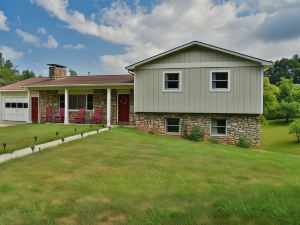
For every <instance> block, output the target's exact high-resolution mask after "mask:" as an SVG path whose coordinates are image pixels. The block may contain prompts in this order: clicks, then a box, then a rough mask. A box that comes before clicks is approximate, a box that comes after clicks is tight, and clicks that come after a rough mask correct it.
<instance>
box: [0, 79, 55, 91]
mask: <svg viewBox="0 0 300 225" xmlns="http://www.w3.org/2000/svg"><path fill="white" fill-rule="evenodd" d="M49 79H50V78H49V77H35V78H29V79H26V80H22V81H18V82H16V83H13V84H9V85H6V86H3V87H1V88H0V92H10V91H26V90H25V88H24V86H25V85H31V84H37V83H40V82H43V81H47V80H49Z"/></svg>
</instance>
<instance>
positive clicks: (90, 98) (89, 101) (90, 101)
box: [87, 94, 94, 110]
mask: <svg viewBox="0 0 300 225" xmlns="http://www.w3.org/2000/svg"><path fill="white" fill-rule="evenodd" d="M93 98H94V97H93V95H91V94H90V95H87V109H88V110H93V106H94V105H93Z"/></svg>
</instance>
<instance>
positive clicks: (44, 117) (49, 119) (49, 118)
mask: <svg viewBox="0 0 300 225" xmlns="http://www.w3.org/2000/svg"><path fill="white" fill-rule="evenodd" d="M52 112H53V111H52V106H47V107H46V115H42V116H41V122H42V123H43V122H44V123H46V122H52V117H53V115H52Z"/></svg>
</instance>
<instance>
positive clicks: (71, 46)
mask: <svg viewBox="0 0 300 225" xmlns="http://www.w3.org/2000/svg"><path fill="white" fill-rule="evenodd" d="M63 48H66V49H76V50H80V49H85V48H86V46H85V45H84V44H75V45H72V44H66V45H64V46H63Z"/></svg>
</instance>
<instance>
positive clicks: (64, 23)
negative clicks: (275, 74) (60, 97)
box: [0, 0, 300, 76]
mask: <svg viewBox="0 0 300 225" xmlns="http://www.w3.org/2000/svg"><path fill="white" fill-rule="evenodd" d="M299 21H300V0H184V1H183V0H153V1H150V0H140V1H139V0H132V1H129V0H123V1H122V0H117V1H108V0H51V1H49V0H0V52H2V53H3V56H4V58H5V59H10V60H12V62H13V63H14V64H15V65H17V66H18V69H19V70H20V71H22V70H25V69H29V70H33V71H34V72H35V73H36V74H38V75H43V76H48V69H47V65H46V64H48V63H56V64H60V65H64V66H67V67H68V68H71V69H74V70H75V71H77V72H78V74H79V75H87V74H88V72H90V73H91V75H94V74H97V75H99V74H124V73H126V72H127V71H126V70H125V66H127V65H130V64H132V63H135V62H137V61H140V60H142V59H145V58H147V57H150V56H153V55H155V54H158V53H161V52H163V51H166V50H169V49H171V48H174V47H177V46H179V45H182V44H184V43H187V42H190V41H194V40H197V41H201V42H205V43H208V44H212V45H216V46H219V47H222V48H226V49H230V50H233V51H237V52H241V53H244V54H248V55H251V56H254V57H259V58H262V59H266V60H276V59H280V58H282V57H291V56H292V55H294V54H300V22H299Z"/></svg>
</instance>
